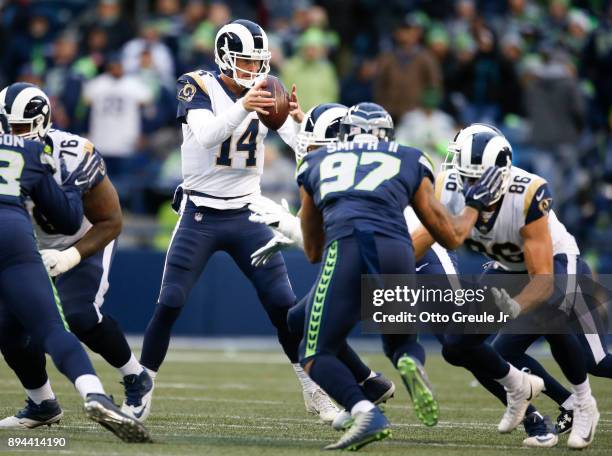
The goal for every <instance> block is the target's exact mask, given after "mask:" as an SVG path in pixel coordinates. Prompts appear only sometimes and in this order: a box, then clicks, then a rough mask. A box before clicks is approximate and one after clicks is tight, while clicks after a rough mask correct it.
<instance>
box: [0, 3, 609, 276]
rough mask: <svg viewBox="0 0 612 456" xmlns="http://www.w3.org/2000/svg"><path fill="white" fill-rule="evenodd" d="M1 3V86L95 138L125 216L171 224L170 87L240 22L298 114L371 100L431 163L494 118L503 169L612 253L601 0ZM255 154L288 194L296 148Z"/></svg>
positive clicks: (588, 242) (276, 191)
mask: <svg viewBox="0 0 612 456" xmlns="http://www.w3.org/2000/svg"><path fill="white" fill-rule="evenodd" d="M0 7H1V8H2V9H1V13H2V14H1V19H2V22H1V24H0V34H1V36H2V39H3V43H4V46H2V48H1V49H0V82H1V83H2V84H3V85H5V84H8V83H11V82H14V81H28V82H33V83H35V84H38V85H40V86H41V87H43V88H44V90H45V91H46V92H47V93H48V94H49V96H50V99H51V101H52V107H53V124H54V125H55V126H56V127H57V128H62V129H66V130H69V131H72V132H75V133H79V134H84V135H88V137H90V139H91V140H92V141H93V142H94V144H95V145H96V147H97V148H98V149H99V150H100V151H101V152H102V154H103V155H104V157H105V159H106V160H107V163H108V167H109V174H110V176H111V178H112V179H113V181H114V183H115V185H116V187H117V188H118V190H119V192H120V195H121V198H122V202H123V204H124V207H125V210H126V212H127V213H128V214H131V215H132V216H133V218H134V220H138V221H140V220H145V222H143V224H144V225H145V226H151V223H150V222H146V221H147V220H150V219H153V218H156V219H157V225H153V226H161V227H164V226H166V227H172V225H173V220H174V219H173V216H172V215H171V213H170V211H169V209H168V207H167V200H168V198H169V197H170V196H171V194H172V191H173V189H174V187H175V186H176V185H177V183H178V182H180V154H179V146H180V140H181V135H180V132H179V130H178V128H177V124H176V121H175V114H176V102H175V93H174V91H175V80H176V78H177V76H179V75H180V74H182V73H184V72H188V71H192V70H194V69H196V68H201V69H206V70H215V69H216V65H215V63H214V55H213V49H214V38H215V34H216V32H217V30H218V29H219V27H220V26H222V25H223V24H225V23H227V22H228V21H230V20H232V19H235V18H247V19H251V20H254V21H256V22H258V23H259V24H260V25H262V27H264V29H265V30H266V31H267V33H268V38H269V43H270V48H271V51H272V62H271V67H272V70H271V72H272V73H273V74H277V75H279V76H280V77H281V79H282V80H283V82H284V83H285V85H286V86H291V84H292V83H295V84H296V85H297V87H298V96H299V99H300V102H301V105H302V108H303V109H304V111H306V110H307V109H309V108H310V107H312V106H313V105H315V104H317V103H322V102H331V101H337V102H340V103H344V104H346V105H352V104H355V103H357V102H360V101H364V100H373V101H375V102H378V103H380V104H382V105H383V106H384V107H385V108H386V109H387V110H388V111H389V112H390V113H391V114H392V116H393V118H394V120H395V122H396V136H397V139H398V141H399V142H401V143H405V144H408V145H411V146H415V147H419V148H421V149H423V150H424V151H426V152H427V153H429V154H430V156H432V158H433V160H434V161H435V162H436V163H438V164H439V163H441V162H442V161H443V160H444V158H445V154H446V145H447V144H448V141H449V140H450V139H451V138H452V137H453V135H454V134H455V132H456V131H457V129H458V128H460V127H461V126H463V125H466V124H469V123H472V122H488V123H494V124H495V125H497V126H498V127H500V128H501V129H502V130H503V131H504V133H505V134H506V135H507V137H508V138H509V139H510V141H511V143H512V145H513V147H514V153H515V164H517V165H518V166H521V167H523V168H526V169H528V170H530V171H533V172H536V173H538V174H540V175H542V176H543V177H545V178H547V179H548V180H549V182H551V183H552V186H553V191H554V196H555V201H556V203H555V204H556V207H555V208H556V211H557V212H558V215H559V217H560V218H561V220H562V221H563V222H564V223H565V224H566V225H567V226H568V228H569V229H570V230H571V231H572V232H573V233H574V234H575V235H576V236H577V237H578V238H579V242H580V245H581V246H582V247H583V249H585V250H588V252H590V253H591V254H592V255H593V258H595V259H598V260H599V261H602V262H610V261H612V260H610V258H611V257H612V245H610V243H609V242H606V240H607V239H608V238H609V237H610V236H609V235H611V234H612V218H611V214H612V210H611V209H612V137H611V136H610V130H611V129H612V111H611V102H612V79H611V78H610V74H612V1H610V0H574V1H571V0H539V1H536V0H480V1H478V0H388V1H385V2H379V1H374V0H319V1H316V0H312V1H311V0H297V1H292V0H258V1H240V0H227V1H214V0H212V1H205V0H182V1H181V0H132V1H124V2H121V1H118V0H99V1H87V0H39V1H33V0H32V1H30V0H13V1H10V0H9V1H7V0H4V1H2V0H0ZM266 147H267V151H266V171H265V173H264V177H263V179H262V189H263V192H264V193H265V194H267V195H268V196H270V197H272V198H273V199H280V198H282V197H286V198H288V199H289V200H290V201H291V200H293V201H295V185H294V183H293V180H292V178H291V176H292V170H293V167H294V161H293V155H292V154H291V153H290V151H288V150H287V149H286V147H285V146H284V144H283V143H282V142H280V141H278V139H277V138H274V137H273V138H271V140H270V141H267V144H266ZM288 171H291V172H288ZM139 223H140V222H137V223H136V224H137V225H138V224H139ZM128 226H129V223H128ZM148 239H149V237H147V236H143V237H142V239H141V240H140V241H142V242H143V243H147V242H148V241H147V240H148ZM164 243H165V237H164V236H161V237H159V242H158V244H159V246H160V248H161V247H162V246H163V244H164ZM604 269H607V270H610V269H612V268H611V267H610V265H609V264H607V265H606V266H605V267H604Z"/></svg>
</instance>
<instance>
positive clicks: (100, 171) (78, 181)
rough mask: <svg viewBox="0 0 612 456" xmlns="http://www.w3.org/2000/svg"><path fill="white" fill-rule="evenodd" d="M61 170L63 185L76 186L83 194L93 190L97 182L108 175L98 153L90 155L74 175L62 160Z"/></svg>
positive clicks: (80, 164)
mask: <svg viewBox="0 0 612 456" xmlns="http://www.w3.org/2000/svg"><path fill="white" fill-rule="evenodd" d="M60 169H61V173H62V182H63V185H74V186H75V187H78V188H79V189H80V190H81V192H83V193H84V192H86V191H88V190H89V189H91V188H92V187H93V186H94V185H95V183H96V182H97V180H98V179H100V177H101V176H104V175H105V174H106V165H105V164H104V160H103V159H102V156H101V155H100V154H99V153H97V152H91V153H89V154H88V155H87V156H86V157H85V158H84V159H83V160H82V161H81V163H79V166H77V167H76V169H75V170H74V171H72V173H69V172H68V170H67V168H66V163H65V162H64V160H63V159H62V158H60Z"/></svg>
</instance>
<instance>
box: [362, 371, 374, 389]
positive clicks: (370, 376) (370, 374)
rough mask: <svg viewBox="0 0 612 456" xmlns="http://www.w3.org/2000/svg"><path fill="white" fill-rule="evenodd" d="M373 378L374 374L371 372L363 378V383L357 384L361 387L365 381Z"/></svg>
mask: <svg viewBox="0 0 612 456" xmlns="http://www.w3.org/2000/svg"><path fill="white" fill-rule="evenodd" d="M374 377H376V372H374V371H373V370H371V371H370V373H369V374H368V376H367V377H366V378H365V380H364V381H363V382H359V384H360V385H361V386H363V384H364V383H365V382H366V380H369V379H371V378H374Z"/></svg>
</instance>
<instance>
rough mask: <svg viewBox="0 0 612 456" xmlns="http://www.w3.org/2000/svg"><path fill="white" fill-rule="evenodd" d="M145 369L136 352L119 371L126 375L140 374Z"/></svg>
mask: <svg viewBox="0 0 612 456" xmlns="http://www.w3.org/2000/svg"><path fill="white" fill-rule="evenodd" d="M143 369H144V368H143V367H142V366H141V365H140V363H139V362H138V360H137V359H136V357H135V356H134V353H132V356H130V360H129V361H128V362H127V363H125V364H124V365H123V366H121V367H120V368H119V372H121V375H122V376H123V377H125V376H126V375H140V373H141V372H142V371H143Z"/></svg>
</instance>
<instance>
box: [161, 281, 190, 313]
mask: <svg viewBox="0 0 612 456" xmlns="http://www.w3.org/2000/svg"><path fill="white" fill-rule="evenodd" d="M186 300H187V294H186V293H185V290H183V288H181V287H180V286H178V285H165V286H164V287H163V288H162V290H161V292H160V293H159V299H158V301H157V303H158V305H162V306H167V307H174V308H177V307H183V305H184V304H185V301H186Z"/></svg>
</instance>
